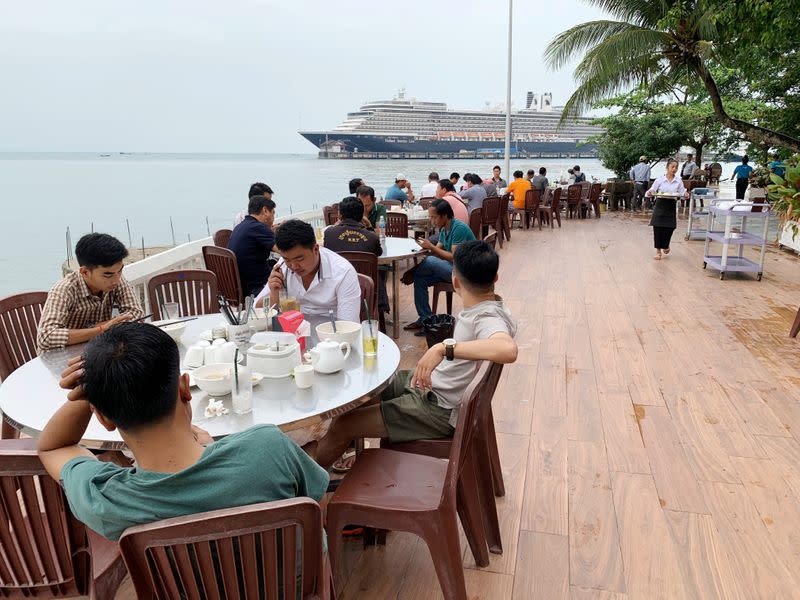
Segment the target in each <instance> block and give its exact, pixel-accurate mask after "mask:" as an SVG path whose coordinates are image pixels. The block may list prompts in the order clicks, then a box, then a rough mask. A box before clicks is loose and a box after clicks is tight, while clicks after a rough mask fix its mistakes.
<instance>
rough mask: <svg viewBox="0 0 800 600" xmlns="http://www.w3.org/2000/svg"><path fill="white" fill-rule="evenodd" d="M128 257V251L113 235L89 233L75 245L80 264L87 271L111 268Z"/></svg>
mask: <svg viewBox="0 0 800 600" xmlns="http://www.w3.org/2000/svg"><path fill="white" fill-rule="evenodd" d="M126 256H128V249H127V248H126V247H125V245H124V244H123V243H122V242H120V241H119V240H118V239H117V238H115V237H114V236H113V235H108V234H107V233H87V234H86V235H85V236H83V237H82V238H81V239H79V240H78V243H77V244H75V257H76V258H77V259H78V264H79V265H80V266H82V267H86V268H87V269H94V268H95V267H110V266H111V265H115V264H117V263H118V262H119V261H121V260H122V259H124V258H125V257H126Z"/></svg>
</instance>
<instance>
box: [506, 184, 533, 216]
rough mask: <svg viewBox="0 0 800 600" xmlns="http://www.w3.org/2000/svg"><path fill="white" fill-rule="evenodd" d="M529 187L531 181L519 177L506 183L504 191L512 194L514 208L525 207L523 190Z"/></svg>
mask: <svg viewBox="0 0 800 600" xmlns="http://www.w3.org/2000/svg"><path fill="white" fill-rule="evenodd" d="M529 189H531V182H530V181H528V180H527V179H525V178H524V177H520V178H519V179H515V180H514V181H512V182H511V183H510V184H509V185H508V189H506V192H511V193H512V194H514V208H525V192H527V191H528V190H529Z"/></svg>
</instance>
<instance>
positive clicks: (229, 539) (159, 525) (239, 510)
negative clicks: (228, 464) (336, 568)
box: [119, 498, 330, 600]
mask: <svg viewBox="0 0 800 600" xmlns="http://www.w3.org/2000/svg"><path fill="white" fill-rule="evenodd" d="M298 543H299V544H300V545H299V547H298ZM119 547H120V549H121V550H122V556H123V557H124V559H125V564H127V565H128V571H129V572H130V574H131V582H132V583H133V587H134V589H135V590H136V597H137V598H148V599H149V598H158V599H159V600H160V599H164V600H166V599H169V600H178V599H179V598H181V599H185V600H205V599H206V598H228V599H229V600H231V599H234V598H236V599H240V598H286V599H287V600H288V599H292V600H295V599H302V600H312V599H317V600H324V599H327V598H329V597H330V595H329V591H330V588H329V584H330V574H329V572H326V571H327V570H326V565H325V559H324V555H323V552H322V511H321V510H320V507H319V505H318V504H317V503H316V502H314V501H313V500H312V499H310V498H292V499H290V500H277V501H275V502H263V503H260V504H251V505H249V506H240V507H236V508H226V509H224V510H215V511H209V512H205V513H198V514H195V515H187V516H184V517H175V518H172V519H165V520H163V521H156V522H155V523H149V524H147V525H138V526H136V527H131V528H130V529H127V530H126V531H125V533H123V534H122V537H121V538H120V540H119ZM298 591H299V592H300V594H299V595H298V594H297V592H298Z"/></svg>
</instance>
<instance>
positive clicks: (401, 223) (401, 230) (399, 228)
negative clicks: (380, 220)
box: [386, 212, 408, 238]
mask: <svg viewBox="0 0 800 600" xmlns="http://www.w3.org/2000/svg"><path fill="white" fill-rule="evenodd" d="M386 237H395V238H407V237H408V215H407V214H406V213H402V212H387V213H386Z"/></svg>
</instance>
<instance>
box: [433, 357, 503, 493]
mask: <svg viewBox="0 0 800 600" xmlns="http://www.w3.org/2000/svg"><path fill="white" fill-rule="evenodd" d="M475 367H476V368H475V376H474V377H473V378H472V382H471V383H470V384H469V386H467V389H466V391H465V392H464V395H463V396H462V397H461V405H460V406H459V408H458V421H457V423H456V430H455V433H454V434H453V442H452V445H451V446H450V455H449V456H448V465H447V474H446V475H445V484H444V489H443V491H442V501H441V502H442V504H444V503H445V502H452V501H454V500H455V495H456V484H457V482H458V477H459V475H460V473H461V468H462V466H463V464H464V458H465V457H466V454H467V452H470V451H471V444H472V442H473V440H474V439H475V436H476V435H478V432H479V431H480V427H479V425H480V424H481V423H483V422H484V420H485V419H486V418H487V417H488V411H489V409H490V408H491V402H492V396H493V395H494V392H495V389H496V388H497V382H498V381H499V380H500V375H501V373H502V372H503V365H501V364H497V363H493V362H489V361H480V362H478V363H476V365H475Z"/></svg>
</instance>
